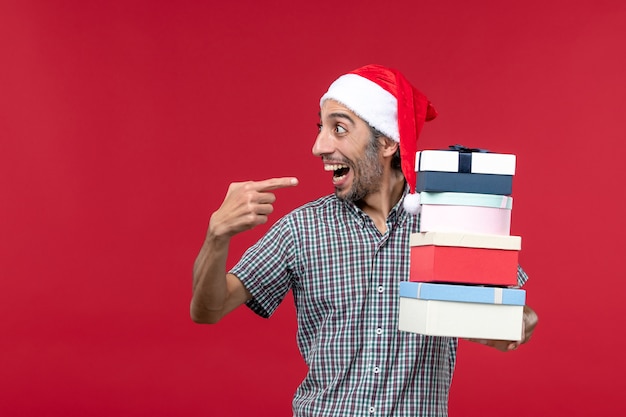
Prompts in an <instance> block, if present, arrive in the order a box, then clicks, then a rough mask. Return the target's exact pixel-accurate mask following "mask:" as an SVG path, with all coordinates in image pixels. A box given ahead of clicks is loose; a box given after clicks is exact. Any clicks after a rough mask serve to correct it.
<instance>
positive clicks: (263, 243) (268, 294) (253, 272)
mask: <svg viewBox="0 0 626 417" xmlns="http://www.w3.org/2000/svg"><path fill="white" fill-rule="evenodd" d="M295 253H296V249H295V241H294V238H293V233H292V228H290V227H289V221H288V219H286V218H282V219H280V220H279V221H278V222H277V223H276V224H274V225H273V226H272V227H271V228H270V230H269V231H268V232H267V233H266V234H265V235H264V236H263V237H262V238H261V239H260V240H259V241H258V242H257V243H255V244H254V245H253V246H251V247H250V248H249V249H248V250H247V251H246V252H245V253H244V255H243V256H242V258H241V259H240V260H239V262H237V264H236V265H235V266H234V267H233V268H232V269H231V270H230V273H231V274H233V275H235V276H236V277H237V278H239V280H241V282H242V283H243V285H244V286H245V287H246V288H247V289H248V291H250V293H251V294H252V299H251V300H249V301H248V302H247V303H246V305H247V306H248V307H249V308H250V309H251V310H252V311H254V312H255V313H256V314H258V315H259V316H261V317H264V318H268V317H270V316H271V315H272V314H273V313H274V311H275V310H276V309H277V308H278V306H279V305H280V303H281V302H282V301H283V300H284V298H285V295H287V292H288V291H289V290H290V289H291V286H292V279H293V277H294V274H293V271H294V267H293V265H294V262H295V258H296V257H295Z"/></svg>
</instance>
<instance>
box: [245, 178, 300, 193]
mask: <svg viewBox="0 0 626 417" xmlns="http://www.w3.org/2000/svg"><path fill="white" fill-rule="evenodd" d="M254 185H255V188H256V189H257V191H270V190H276V189H279V188H287V187H294V186H296V185H298V179H297V178H295V177H280V178H270V179H267V180H263V181H255V183H254Z"/></svg>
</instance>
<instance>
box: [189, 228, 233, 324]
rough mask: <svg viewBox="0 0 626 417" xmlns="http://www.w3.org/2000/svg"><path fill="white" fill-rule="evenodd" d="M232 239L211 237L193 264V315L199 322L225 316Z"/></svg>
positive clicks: (209, 321)
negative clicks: (227, 261)
mask: <svg viewBox="0 0 626 417" xmlns="http://www.w3.org/2000/svg"><path fill="white" fill-rule="evenodd" d="M229 243H230V238H226V237H216V236H214V235H212V234H211V233H208V234H207V237H206V239H205V241H204V243H203V245H202V248H201V249H200V252H199V253H198V256H197V257H196V261H195V263H194V267H193V296H192V299H191V307H190V310H191V318H192V320H193V321H195V322H197V323H215V322H217V321H219V319H220V318H221V317H222V316H223V310H224V306H225V304H226V301H227V299H228V286H227V282H226V260H227V257H228V246H229Z"/></svg>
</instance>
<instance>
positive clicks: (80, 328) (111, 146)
mask: <svg viewBox="0 0 626 417" xmlns="http://www.w3.org/2000/svg"><path fill="white" fill-rule="evenodd" d="M296 3H298V2H293V1H285V0H275V1H267V2H257V1H252V0H249V1H232V2H228V1H222V2H211V1H180V2H165V1H160V2H159V1H148V0H145V1H141V0H130V1H124V2H115V1H113V2H112V1H104V0H102V1H77V0H76V1H74V0H68V1H61V0H57V1H39V2H37V1H33V0H22V1H17V0H16V1H6V0H3V1H1V2H0V59H1V60H2V61H1V64H0V136H1V140H0V196H1V200H0V236H1V238H0V274H1V277H0V415H2V416H110V415H119V416H146V415H150V416H155V417H158V416H241V415H260V416H264V415H272V416H288V415H291V414H290V411H291V408H290V401H291V396H292V394H293V391H294V389H295V387H296V385H297V384H298V383H299V381H300V380H301V378H302V377H303V375H304V372H305V367H304V365H303V362H302V360H301V359H300V357H299V354H298V351H297V348H296V345H295V322H294V312H293V306H292V303H291V300H287V302H286V303H284V304H283V305H282V306H281V308H280V309H279V310H278V312H277V313H276V315H275V316H274V317H273V318H272V319H270V320H263V319H260V318H257V317H256V316H254V315H253V314H252V313H251V312H250V311H248V310H247V309H240V310H238V311H236V312H235V313H233V314H232V315H231V316H229V317H228V318H227V319H225V320H224V321H223V322H222V323H220V324H219V325H216V326H213V327H209V326H200V325H196V324H193V323H192V322H191V320H190V318H189V309H188V306H189V301H190V296H191V268H192V264H193V261H194V259H195V256H196V253H197V251H198V249H199V248H200V245H201V243H202V240H203V238H204V233H205V228H206V224H207V221H208V219H209V216H210V213H211V212H212V211H213V210H215V209H216V208H217V207H218V206H219V204H220V203H221V201H222V198H223V196H224V194H225V192H226V188H227V186H228V184H229V183H230V182H231V181H236V180H246V179H265V178H269V177H272V176H291V175H294V176H297V177H298V178H299V179H300V182H301V184H300V186H299V187H298V188H296V189H290V190H280V191H278V192H277V194H278V198H279V199H278V202H277V204H276V215H275V217H274V219H276V218H278V216H279V215H281V214H284V213H286V212H287V211H289V210H290V209H292V208H294V207H296V206H297V205H299V204H301V203H304V202H305V201H308V200H311V199H313V198H316V197H318V196H321V195H324V194H327V193H329V192H331V191H332V186H331V183H330V178H329V176H328V174H327V173H324V172H323V171H322V169H321V168H322V167H321V164H320V162H319V161H318V160H317V159H316V158H314V157H313V156H312V155H311V153H310V149H311V146H312V144H313V140H314V137H315V134H316V127H315V123H316V122H317V112H318V110H319V108H318V99H319V97H320V95H321V94H322V93H323V92H324V91H325V88H326V87H327V86H328V84H329V83H330V82H332V81H333V80H334V79H335V78H336V77H337V76H338V75H340V74H341V73H343V72H346V71H348V70H351V69H353V68H355V67H357V66H361V65H364V64H367V63H381V64H385V65H389V66H392V67H396V68H399V69H401V70H402V71H403V72H404V73H405V74H406V76H407V77H408V78H409V79H410V80H411V81H412V82H413V83H414V84H415V85H416V86H417V87H418V88H420V89H421V90H422V91H424V92H425V93H426V94H427V95H428V96H429V98H430V99H431V100H432V101H433V103H434V104H435V105H436V107H437V109H438V111H439V113H440V116H439V117H438V119H437V120H435V121H433V122H431V123H428V124H427V125H426V127H425V129H424V131H423V134H422V138H421V143H420V147H421V148H426V149H428V148H431V149H432V148H443V147H446V146H447V145H449V144H453V143H462V144H465V145H467V146H475V147H482V148H487V149H490V150H492V151H497V152H510V153H515V154H517V155H518V165H517V173H516V177H515V180H514V185H513V190H514V191H513V195H514V210H513V225H512V228H513V230H512V233H513V234H518V235H521V236H523V242H522V243H523V249H522V251H521V253H520V262H521V263H522V265H523V266H524V267H525V269H526V270H527V271H528V273H529V274H530V276H531V280H530V282H529V283H528V285H527V287H526V289H527V291H528V302H529V304H530V305H532V306H533V307H534V308H535V309H536V311H537V312H538V313H539V315H540V324H539V326H538V327H537V330H536V332H535V335H534V337H533V341H532V343H530V344H529V345H526V346H524V347H523V348H522V349H520V350H519V351H517V352H515V353H510V354H504V353H501V352H497V351H495V350H491V349H488V348H485V347H483V346H479V345H474V344H470V343H466V342H462V343H461V346H460V349H459V361H458V366H457V370H456V373H455V377H454V380H453V386H452V391H451V397H450V415H451V416H472V415H480V416H502V415H505V416H547V415H549V416H570V417H572V416H588V415H591V414H594V415H609V414H610V415H621V414H623V413H624V412H626V407H625V401H624V397H623V394H622V392H621V391H622V390H621V388H620V387H621V386H622V385H623V372H624V370H625V368H626V367H625V361H624V355H623V346H624V342H625V338H624V330H623V324H624V313H625V307H624V302H623V300H624V289H625V285H624V263H623V258H624V249H626V248H625V246H624V235H623V232H624V230H625V227H624V226H625V225H624V203H623V197H622V196H621V194H623V192H622V187H623V183H624V179H625V176H624V174H623V171H622V168H623V160H624V157H625V151H626V145H625V144H624V139H625V138H626V135H625V133H626V127H625V122H624V120H625V117H624V108H625V105H626V83H625V82H624V74H625V73H626V45H625V43H626V25H624V22H626V5H624V2H622V1H618V0H615V1H602V0H594V1H564V0H563V1H549V0H541V1H538V0H528V1H525V2H503V1H500V0H491V1H476V2H471V1H460V0H458V1H454V0H442V1H422V0H419V1H409V0H407V1H404V2H394V1H386V2H367V1H352V0H345V1H334V0H333V1H329V0H322V1H311V2H306V3H303V4H299V5H297V6H296V5H295V4H296ZM264 230H265V227H259V228H257V229H255V230H253V231H251V232H249V233H248V234H245V235H241V236H239V237H238V238H237V239H236V240H235V241H234V242H233V245H232V249H231V260H230V262H234V261H235V260H236V259H237V258H238V257H239V255H240V254H241V253H242V252H243V250H244V249H245V248H246V247H247V246H248V245H249V244H251V243H252V242H253V241H255V240H256V239H257V238H258V237H259V236H260V234H261V233H262V232H263V231H264Z"/></svg>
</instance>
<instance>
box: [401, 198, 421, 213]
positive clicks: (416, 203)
mask: <svg viewBox="0 0 626 417" xmlns="http://www.w3.org/2000/svg"><path fill="white" fill-rule="evenodd" d="M403 204H404V209H405V210H406V211H407V212H409V213H411V214H418V213H419V212H420V209H421V208H422V206H421V204H420V195H419V194H407V195H405V196H404V202H403Z"/></svg>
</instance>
